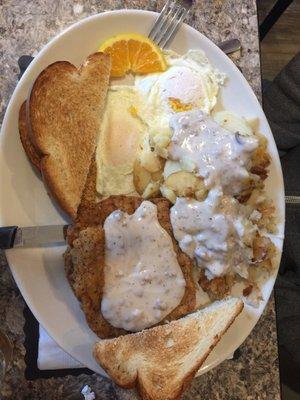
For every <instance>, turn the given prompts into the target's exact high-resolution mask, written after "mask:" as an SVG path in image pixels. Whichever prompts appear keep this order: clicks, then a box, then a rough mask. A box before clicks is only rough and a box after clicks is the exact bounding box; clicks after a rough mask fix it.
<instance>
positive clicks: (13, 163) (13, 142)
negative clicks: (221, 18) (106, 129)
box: [0, 10, 284, 375]
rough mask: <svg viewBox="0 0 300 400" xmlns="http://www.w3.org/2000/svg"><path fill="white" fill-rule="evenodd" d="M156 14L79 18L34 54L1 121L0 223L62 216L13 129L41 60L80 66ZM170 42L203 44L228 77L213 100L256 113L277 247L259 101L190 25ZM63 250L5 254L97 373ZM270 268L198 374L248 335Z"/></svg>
mask: <svg viewBox="0 0 300 400" xmlns="http://www.w3.org/2000/svg"><path fill="white" fill-rule="evenodd" d="M156 16H157V14H156V13H153V12H147V11H133V10H128V11H125V10H120V11H113V12H106V13H103V14H99V15H95V16H92V17H89V18H86V19H84V20H82V21H80V22H78V23H76V24H75V25H73V26H71V27H70V28H69V29H67V30H66V31H64V32H63V33H61V34H60V35H58V36H57V37H56V38H54V39H53V40H52V41H51V42H50V43H49V44H47V45H46V46H45V47H44V48H43V50H42V51H41V52H40V53H39V54H38V56H37V57H35V59H34V61H33V62H32V63H31V64H30V66H29V67H28V69H27V70H26V72H25V74H24V75H23V77H22V79H21V80H20V82H19V84H18V86H17V87H16V90H15V91H14V94H13V96H12V98H11V101H10V103H9V105H8V108H7V111H6V115H5V118H4V121H3V126H2V132H1V136H0V171H1V172H0V188H1V189H0V190H1V191H0V224H1V226H8V225H18V226H31V225H43V224H59V223H63V222H65V220H64V219H63V217H62V216H61V215H60V213H59V212H58V211H57V210H56V208H55V207H54V205H53V204H52V202H51V200H50V199H49V197H48V195H47V194H46V190H45V188H44V185H43V183H42V181H41V180H40V179H39V177H38V176H37V175H36V174H35V173H34V170H33V169H32V167H31V165H30V163H29V162H28V160H27V158H26V156H25V153H24V151H23V148H22V146H21V142H20V140H19V135H18V112H19V108H20V105H21V104H22V102H23V101H24V99H25V98H26V97H27V95H28V92H29V90H30V87H31V85H32V83H33V82H34V80H35V78H36V77H37V75H38V74H39V73H40V72H41V71H42V69H44V68H45V67H46V66H47V65H49V64H50V63H52V62H54V61H58V60H68V61H70V62H72V63H74V64H75V65H79V64H80V63H81V62H82V61H83V60H84V59H85V58H86V56H88V55H89V54H90V53H92V52H94V51H96V50H97V48H98V46H99V44H100V43H101V42H102V41H103V40H104V39H106V38H108V37H109V36H111V35H114V34H117V33H122V32H132V31H135V32H139V33H142V34H147V33H148V32H149V30H150V27H151V25H152V23H153V21H154V19H155V17H156ZM171 48H172V49H173V50H175V51H177V52H178V53H181V54H183V53H184V52H186V51H187V50H188V49H194V48H200V49H203V50H204V51H205V52H206V54H207V56H208V58H209V60H210V61H211V63H212V64H213V65H214V66H216V67H218V69H219V70H220V71H222V72H225V73H226V74H227V76H228V81H227V84H226V86H225V87H224V88H222V93H221V96H220V104H222V106H223V107H224V108H225V109H228V110H231V111H234V112H236V113H238V114H240V115H243V116H245V117H247V118H255V117H258V119H259V128H260V131H261V132H262V133H263V134H264V135H265V136H266V137H267V138H268V141H269V152H270V154H271V156H272V160H273V162H272V165H271V173H270V177H269V178H268V181H267V189H268V192H269V194H270V195H271V196H272V198H273V200H274V201H275V204H276V206H277V210H278V211H279V215H280V221H281V222H280V224H279V232H278V239H277V246H278V248H279V249H280V251H281V247H282V238H283V233H284V190H283V181H282V172H281V167H280V161H279V157H278V153H277V150H276V146H275V143H274V139H273V136H272V133H271V131H270V128H269V125H268V123H267V120H266V118H265V115H264V113H263V111H262V109H261V107H260V105H259V102H258V101H257V99H256V97H255V95H254V93H253V92H252V90H251V88H250V86H249V85H248V83H247V81H246V80H245V78H244V77H243V76H242V74H241V73H240V71H239V70H238V69H237V68H236V67H235V65H234V64H233V63H232V62H231V60H230V59H229V58H228V57H227V56H225V55H224V54H223V53H222V51H221V50H219V49H218V48H217V47H216V46H215V45H214V44H213V43H212V42H211V41H210V40H208V39H207V38H206V37H204V36H203V35H202V34H201V33H199V32H197V31H196V30H194V29H193V28H191V27H190V26H188V25H184V26H182V27H181V29H180V31H179V32H178V34H177V36H176V39H175V40H174V42H173V44H172V46H171ZM280 238H281V239H280ZM63 251H64V248H63V247H57V248H44V249H18V250H16V249H15V250H9V251H7V258H8V261H9V265H10V268H11V270H12V273H13V275H14V278H15V280H16V282H17V284H18V286H19V288H20V290H21V292H22V295H23V296H24V298H25V300H26V302H27V304H28V305H29V307H30V308H31V310H32V312H33V313H34V315H35V316H36V318H37V319H38V321H39V322H40V323H41V324H42V325H43V327H44V328H45V329H46V330H47V332H48V333H49V335H50V336H51V337H52V338H53V339H54V340H55V341H56V342H57V343H58V344H59V345H60V346H61V347H62V348H63V349H64V350H65V351H67V352H68V353H69V354H70V355H71V356H72V357H74V358H75V359H77V360H78V361H80V362H81V363H82V364H84V365H86V366H87V367H89V368H90V369H92V370H94V371H96V372H99V373H100V374H102V375H104V374H105V373H104V371H103V370H102V369H101V368H100V367H99V366H98V365H97V364H96V362H95V361H94V359H93V356H92V345H93V343H94V342H95V341H96V340H97V336H96V335H95V334H94V333H93V332H92V331H91V330H90V329H89V327H88V326H87V324H86V322H85V317H84V314H83V312H82V311H81V309H80V306H79V303H78V301H77V300H76V298H75V296H74V295H73V293H72V291H71V289H70V287H69V284H68V282H67V279H66V277H65V274H64V267H63V261H62V253H63ZM278 263H279V260H278ZM275 275H276V274H274V276H272V277H271V278H270V279H269V280H268V281H267V282H266V284H265V285H264V287H263V296H264V301H263V302H262V303H261V305H260V307H259V308H258V309H253V308H250V307H245V310H244V311H243V313H242V315H241V316H240V317H239V318H238V320H237V322H235V324H234V325H233V326H232V327H231V328H230V329H229V331H228V332H227V333H226V335H225V337H224V338H223V339H222V341H221V343H220V344H219V345H218V346H217V348H216V349H215V350H214V351H213V353H212V354H211V355H210V357H209V358H208V359H207V361H206V362H205V364H204V365H203V366H202V367H201V370H200V371H199V372H200V373H204V372H206V371H208V370H209V369H211V368H213V367H214V366H216V365H217V364H219V363H221V362H222V361H223V360H224V359H226V358H227V357H228V356H229V355H230V354H231V353H232V352H233V351H234V350H235V349H236V348H237V347H239V346H240V345H241V343H242V342H243V341H244V340H245V338H246V337H247V336H248V335H249V333H250V332H251V330H252V329H253V327H254V325H255V323H256V322H257V321H258V319H259V317H260V315H261V314H262V312H263V310H264V308H265V306H266V303H267V301H268V298H269V296H270V293H271V291H272V288H273V285H274V281H275V277H276V276H275Z"/></svg>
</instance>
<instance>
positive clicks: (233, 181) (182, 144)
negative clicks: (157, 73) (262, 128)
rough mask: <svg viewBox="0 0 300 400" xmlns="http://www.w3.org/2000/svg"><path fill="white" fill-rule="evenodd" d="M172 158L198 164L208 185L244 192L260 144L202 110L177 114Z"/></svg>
mask: <svg viewBox="0 0 300 400" xmlns="http://www.w3.org/2000/svg"><path fill="white" fill-rule="evenodd" d="M170 127H171V130H172V131H173V135H172V138H171V143H170V145H169V148H168V153H169V158H171V159H172V160H175V161H185V160H188V161H190V162H193V163H194V164H195V172H196V175H198V176H201V177H203V178H204V182H205V185H206V186H207V187H208V188H211V187H212V186H221V187H222V188H223V191H224V193H226V194H237V193H239V192H240V190H241V188H242V186H243V182H245V181H246V180H248V179H249V176H250V175H249V172H248V164H249V162H250V159H251V155H252V153H253V151H254V150H255V149H256V148H257V146H258V140H257V138H256V137H255V136H253V135H251V136H242V135H240V134H239V133H238V132H236V133H232V132H230V131H228V130H227V129H224V128H222V127H221V126H220V125H218V124H217V123H216V122H215V121H214V120H213V119H212V118H210V117H209V116H208V115H207V114H205V113H203V112H202V111H200V110H192V111H187V112H182V113H177V114H175V115H173V116H172V117H171V119H170Z"/></svg>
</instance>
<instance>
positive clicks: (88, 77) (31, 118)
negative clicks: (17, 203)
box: [19, 53, 111, 219]
mask: <svg viewBox="0 0 300 400" xmlns="http://www.w3.org/2000/svg"><path fill="white" fill-rule="evenodd" d="M110 66H111V64H110V58H109V56H108V55H106V54H103V53H94V54H91V55H90V56H89V57H88V58H87V59H86V61H85V62H84V63H83V64H82V65H81V66H80V67H79V68H78V69H77V68H76V67H75V66H74V65H73V64H71V63H69V62H67V61H58V62H55V63H53V64H51V65H49V66H48V67H47V68H46V69H44V70H43V71H42V72H41V73H40V75H39V76H38V77H37V79H36V81H35V83H34V85H33V87H32V90H31V93H30V97H29V99H27V105H26V107H25V105H24V103H23V104H22V106H21V109H20V113H19V131H20V138H21V141H22V144H23V146H24V149H25V151H26V154H27V155H28V157H29V159H30V161H31V162H32V163H33V164H34V165H35V166H36V167H37V168H39V169H40V170H41V173H42V177H43V180H44V183H45V185H46V187H47V189H48V191H49V192H50V194H51V196H52V197H53V198H54V199H55V200H56V201H57V202H58V204H59V206H60V207H61V208H62V209H63V210H64V211H65V212H66V213H67V214H68V215H69V216H70V217H71V218H72V219H75V218H76V214H77V209H78V206H79V204H80V201H81V197H82V192H83V189H84V186H85V183H86V180H87V176H88V172H89V167H90V163H91V159H92V156H93V154H94V152H95V149H96V144H97V138H98V134H99V130H100V123H101V118H102V113H103V109H104V104H105V99H106V93H107V89H108V84H109V74H110ZM26 120H27V124H26Z"/></svg>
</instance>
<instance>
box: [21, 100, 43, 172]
mask: <svg viewBox="0 0 300 400" xmlns="http://www.w3.org/2000/svg"><path fill="white" fill-rule="evenodd" d="M19 134H20V139H21V142H22V145H23V148H24V150H25V153H26V154H27V157H28V158H29V160H30V161H31V163H32V164H33V165H34V166H35V167H36V168H37V169H38V170H39V171H40V170H41V156H40V154H38V152H37V150H36V148H35V147H34V146H33V144H32V142H31V140H30V136H29V129H28V126H27V115H26V101H24V102H23V104H22V105H21V107H20V111H19Z"/></svg>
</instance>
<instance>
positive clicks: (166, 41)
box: [159, 8, 189, 49]
mask: <svg viewBox="0 0 300 400" xmlns="http://www.w3.org/2000/svg"><path fill="white" fill-rule="evenodd" d="M182 10H183V11H182V14H181V16H180V18H179V19H178V21H177V23H175V25H174V26H173V28H172V30H170V31H169V33H168V35H167V36H166V37H165V38H163V39H164V40H162V41H161V42H160V44H159V46H160V47H161V48H162V49H164V48H165V47H166V46H167V45H168V44H169V43H170V42H171V41H172V40H173V38H174V36H175V35H176V33H177V31H178V29H179V28H180V26H181V24H182V22H183V21H184V19H185V18H186V16H187V15H188V13H189V9H186V8H183V9H182Z"/></svg>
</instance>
